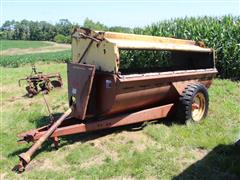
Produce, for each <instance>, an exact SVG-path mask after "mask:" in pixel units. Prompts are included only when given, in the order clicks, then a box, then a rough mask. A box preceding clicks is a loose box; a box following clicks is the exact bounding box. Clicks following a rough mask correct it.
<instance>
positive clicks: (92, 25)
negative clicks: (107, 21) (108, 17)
mask: <svg viewBox="0 0 240 180" xmlns="http://www.w3.org/2000/svg"><path fill="white" fill-rule="evenodd" d="M83 27H85V28H89V29H92V30H102V31H106V30H107V29H108V27H107V26H105V25H104V24H102V23H100V22H93V21H92V20H91V19H89V18H86V19H85V21H84V23H83Z"/></svg>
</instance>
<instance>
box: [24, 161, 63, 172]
mask: <svg viewBox="0 0 240 180" xmlns="http://www.w3.org/2000/svg"><path fill="white" fill-rule="evenodd" d="M33 169H36V170H39V171H41V170H51V171H60V170H61V167H59V166H57V164H56V163H54V162H53V161H52V160H50V159H47V158H46V159H42V160H37V159H36V160H33V161H32V162H31V163H29V164H28V165H27V166H26V171H32V170H33Z"/></svg>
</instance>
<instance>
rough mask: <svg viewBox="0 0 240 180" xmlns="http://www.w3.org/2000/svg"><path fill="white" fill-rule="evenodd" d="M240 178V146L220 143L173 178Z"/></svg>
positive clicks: (178, 179) (174, 179)
mask: <svg viewBox="0 0 240 180" xmlns="http://www.w3.org/2000/svg"><path fill="white" fill-rule="evenodd" d="M181 179H184V180H185V179H191V180H193V179H196V180H197V179H229V180H235V179H236V180H237V179H240V146H237V145H218V146H216V147H215V148H214V149H213V150H212V151H211V152H209V153H208V154H207V155H206V156H205V157H204V158H203V159H201V160H199V161H197V162H196V163H194V164H192V165H191V166H189V167H188V168H187V169H185V170H184V171H183V172H182V173H181V174H179V175H178V176H176V177H174V178H173V180H181Z"/></svg>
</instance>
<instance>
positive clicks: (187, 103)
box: [177, 83, 209, 123]
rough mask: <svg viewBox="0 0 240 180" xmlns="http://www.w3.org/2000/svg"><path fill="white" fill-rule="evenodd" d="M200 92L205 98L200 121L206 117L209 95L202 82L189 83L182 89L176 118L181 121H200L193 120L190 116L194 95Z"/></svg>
mask: <svg viewBox="0 0 240 180" xmlns="http://www.w3.org/2000/svg"><path fill="white" fill-rule="evenodd" d="M197 93H202V94H203V96H204V98H205V109H204V112H203V115H202V118H201V119H200V121H202V120H203V119H204V118H206V116H207V114H208V106H209V96H208V91H207V88H206V87H205V86H204V85H203V84H200V83H199V84H190V85H188V86H187V87H186V88H185V90H184V91H183V93H182V95H181V96H180V98H179V104H178V107H177V119H178V121H179V122H181V123H193V122H194V123H196V122H200V121H194V120H193V117H192V103H193V99H194V97H195V95H196V94H197Z"/></svg>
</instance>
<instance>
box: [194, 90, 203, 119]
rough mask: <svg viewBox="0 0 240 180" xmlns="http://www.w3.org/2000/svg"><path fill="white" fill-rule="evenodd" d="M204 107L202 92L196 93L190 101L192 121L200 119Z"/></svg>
mask: <svg viewBox="0 0 240 180" xmlns="http://www.w3.org/2000/svg"><path fill="white" fill-rule="evenodd" d="M205 109H206V100H205V96H204V94H203V93H201V92H199V93H197V94H196V95H195V96H194V98H193V102H192V119H193V121H200V120H201V119H202V118H203V116H204V112H205Z"/></svg>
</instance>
